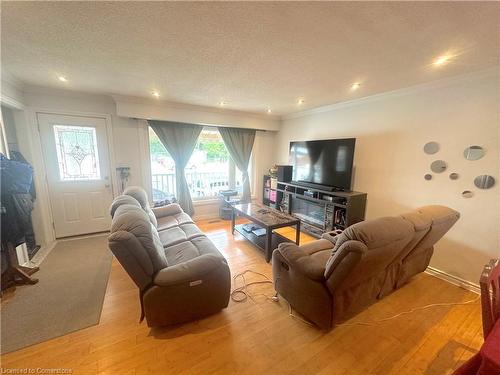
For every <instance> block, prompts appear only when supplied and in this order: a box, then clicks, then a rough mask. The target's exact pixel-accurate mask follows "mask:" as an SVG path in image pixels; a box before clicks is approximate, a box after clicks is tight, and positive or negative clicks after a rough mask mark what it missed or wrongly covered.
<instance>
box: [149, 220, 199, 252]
mask: <svg viewBox="0 0 500 375" xmlns="http://www.w3.org/2000/svg"><path fill="white" fill-rule="evenodd" d="M159 236H160V241H161V243H162V244H163V247H169V246H173V245H175V244H178V243H180V242H183V241H189V240H192V239H193V238H196V237H199V236H204V234H203V232H202V231H201V230H200V229H199V228H198V227H197V226H196V225H195V224H192V223H187V224H182V225H178V226H174V227H172V228H169V229H165V230H162V231H160V232H159Z"/></svg>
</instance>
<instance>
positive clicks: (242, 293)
mask: <svg viewBox="0 0 500 375" xmlns="http://www.w3.org/2000/svg"><path fill="white" fill-rule="evenodd" d="M248 273H251V274H254V275H259V276H262V277H264V280H258V281H251V282H247V280H246V278H245V275H246V274H248ZM239 278H241V280H242V285H241V286H239V287H237V288H235V289H233V291H232V292H231V299H232V300H233V301H234V302H244V301H246V300H247V299H248V298H250V299H251V300H252V301H255V300H254V299H253V297H254V296H256V295H263V296H265V297H266V298H267V299H269V300H271V301H273V302H278V301H279V299H278V296H277V295H275V296H272V297H270V296H268V295H266V294H263V293H259V294H251V293H250V292H249V291H248V287H249V286H251V285H256V284H272V283H273V282H272V280H271V279H270V278H269V277H267V276H266V275H264V274H263V273H260V272H257V271H252V270H245V271H243V272H241V273H238V274H236V275H234V276H233V283H234V285H236V284H237V280H238V279H239ZM480 298H481V296H477V297H476V298H474V299H471V300H468V301H464V302H446V303H433V304H430V305H425V306H419V307H415V308H413V309H410V310H407V311H403V312H400V313H398V314H396V315H392V316H389V317H387V318H382V319H376V320H372V321H369V322H352V323H339V324H336V326H337V327H340V326H356V325H364V326H373V325H376V324H377V323H383V322H386V321H388V320H392V319H396V318H399V317H400V316H403V315H408V314H412V313H414V312H416V311H420V310H426V309H429V308H432V307H446V306H459V305H470V304H473V303H475V302H477V301H479V299H480ZM285 301H286V300H285ZM286 303H287V304H288V314H289V315H290V316H291V317H292V318H294V319H297V320H299V321H301V322H302V323H304V324H307V325H310V326H313V325H314V324H313V323H311V322H309V321H307V320H305V319H303V318H301V317H300V316H298V315H295V314H294V313H293V308H292V305H290V303H289V302H288V301H286Z"/></svg>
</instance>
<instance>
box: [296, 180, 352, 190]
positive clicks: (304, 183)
mask: <svg viewBox="0 0 500 375" xmlns="http://www.w3.org/2000/svg"><path fill="white" fill-rule="evenodd" d="M291 183H292V184H294V185H297V186H304V187H308V188H312V189H317V190H323V191H344V189H341V188H338V187H335V186H330V185H321V184H315V183H314V182H307V181H292V182H291Z"/></svg>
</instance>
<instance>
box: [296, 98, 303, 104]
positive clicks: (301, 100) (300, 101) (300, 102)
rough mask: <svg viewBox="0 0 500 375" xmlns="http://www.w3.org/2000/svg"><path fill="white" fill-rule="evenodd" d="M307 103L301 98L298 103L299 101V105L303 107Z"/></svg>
mask: <svg viewBox="0 0 500 375" xmlns="http://www.w3.org/2000/svg"><path fill="white" fill-rule="evenodd" d="M304 103H305V100H304V99H303V98H300V99H299V100H298V101H297V104H298V105H301V104H304Z"/></svg>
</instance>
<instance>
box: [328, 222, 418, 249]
mask: <svg viewBox="0 0 500 375" xmlns="http://www.w3.org/2000/svg"><path fill="white" fill-rule="evenodd" d="M412 236H413V225H412V224H411V223H410V222H408V221H407V220H405V219H403V218H401V217H381V218H379V219H373V220H368V221H362V222H359V223H356V224H354V225H351V226H350V227H349V228H347V229H346V230H345V231H343V232H342V233H341V234H339V235H338V236H337V241H336V242H335V247H334V249H333V251H334V252H335V251H336V250H337V249H338V248H339V247H340V246H342V244H343V243H344V242H346V241H350V240H355V241H360V242H362V243H364V244H365V245H366V247H367V248H368V251H370V249H378V248H381V247H384V246H387V245H391V244H394V243H395V242H396V243H404V244H405V245H406V244H407V243H408V242H410V239H411V237H412Z"/></svg>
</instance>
